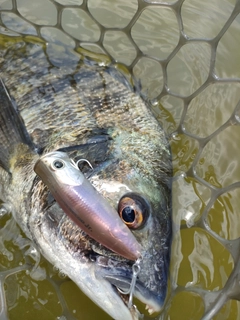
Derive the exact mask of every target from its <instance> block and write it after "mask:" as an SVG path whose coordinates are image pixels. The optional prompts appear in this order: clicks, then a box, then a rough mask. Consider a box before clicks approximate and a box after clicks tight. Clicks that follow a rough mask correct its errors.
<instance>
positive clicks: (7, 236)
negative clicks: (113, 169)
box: [0, 0, 240, 320]
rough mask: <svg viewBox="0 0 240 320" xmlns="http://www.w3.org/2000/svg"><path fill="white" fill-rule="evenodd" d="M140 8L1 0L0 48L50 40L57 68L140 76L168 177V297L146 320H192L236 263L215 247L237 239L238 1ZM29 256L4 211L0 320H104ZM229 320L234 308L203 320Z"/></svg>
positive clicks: (232, 304) (239, 311)
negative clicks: (62, 63)
mask: <svg viewBox="0 0 240 320" xmlns="http://www.w3.org/2000/svg"><path fill="white" fill-rule="evenodd" d="M150 2H151V1H114V2H111V1H110V0H97V1H96V0H94V1H93V0H88V1H81V0H65V1H60V0H58V1H50V0H44V1H43V0H41V2H39V1H37V0H31V1H30V0H18V1H14V0H13V1H4V0H0V48H1V46H3V45H6V42H7V41H9V39H11V41H13V40H14V41H21V40H23V39H25V40H27V41H37V42H39V41H40V42H42V43H46V42H48V45H47V47H46V54H47V56H48V58H49V60H50V61H51V62H52V63H53V64H55V65H58V63H59V61H58V59H57V55H56V52H57V51H59V50H61V54H62V56H64V55H65V57H66V58H67V59H71V60H72V61H73V64H74V63H77V62H78V60H79V58H80V57H81V58H84V57H87V58H90V59H94V60H95V61H98V62H99V63H101V64H106V65H108V64H114V65H116V67H118V68H119V70H121V71H122V72H123V73H124V74H125V75H126V76H127V77H128V78H129V79H130V80H131V81H133V82H134V81H135V84H138V83H139V79H140V81H141V90H142V94H143V95H144V96H145V97H147V98H148V99H151V100H152V103H153V111H154V113H155V114H156V116H157V118H158V119H159V122H160V123H161V124H162V126H163V127H164V129H165V131H166V133H167V134H168V135H169V139H170V143H171V146H172V153H173V165H174V176H175V177H174V182H173V223H174V237H173V245H172V257H171V268H170V271H171V272H170V282H169V289H170V290H169V292H170V293H169V298H168V299H167V302H166V307H165V309H164V311H163V313H162V314H161V315H160V316H158V317H157V318H156V319H159V317H160V319H168V320H181V319H182V320H187V319H189V320H190V319H191V320H197V319H201V318H202V316H203V315H204V309H205V307H207V308H208V306H210V304H211V302H212V301H213V300H214V298H215V297H216V298H217V297H218V296H217V294H218V290H221V289H223V288H224V287H225V284H226V282H227V279H228V278H229V276H230V274H231V272H232V271H233V270H234V266H235V264H236V261H237V260H236V257H235V256H234V255H232V254H231V253H230V251H229V250H230V246H229V247H228V246H227V245H226V244H227V242H224V239H225V240H234V239H238V238H239V237H240V218H239V207H240V197H239V196H240V189H239V188H240V184H239V181H240V166H239V157H240V151H239V137H240V127H239V122H240V111H239V110H240V108H239V100H240V79H239V78H240V67H239V65H240V55H239V52H240V41H239V32H240V14H239V12H240V9H239V8H240V2H239V1H236V3H237V4H236V5H235V1H233V0H229V1H227V0H223V1H221V5H219V1H218V0H213V1H207V0H204V1H201V2H199V1H195V0H185V1H184V2H183V4H182V6H181V3H182V1H177V2H176V3H175V5H173V3H174V1H161V0H159V1H154V2H155V5H149V4H151V3H150ZM63 45H64V46H68V48H70V50H68V51H65V49H64V48H63V47H62V46H63ZM0 63H4V61H2V60H1V52H0ZM73 68H74V65H73ZM131 75H134V77H135V78H131ZM230 244H232V243H230V242H229V245H230ZM36 260H37V255H36V254H35V253H34V252H33V251H32V248H31V244H30V243H29V241H28V239H26V238H25V236H24V235H23V234H22V233H21V231H20V229H19V228H18V226H17V225H16V224H15V222H14V220H13V219H12V218H11V215H9V214H6V213H5V211H4V210H2V211H1V212H0V283H1V287H0V294H1V296H0V319H1V320H4V319H10V320H17V319H18V320H19V319H24V320H28V319H29V320H32V319H36V320H37V319H46V320H48V319H49V320H52V319H61V320H63V319H70V320H71V319H81V320H82V319H84V320H85V319H91V320H93V319H96V318H97V319H100V320H101V319H105V320H107V319H110V318H109V317H108V316H107V315H106V314H105V313H104V312H103V311H102V310H100V309H99V308H98V307H96V306H95V305H94V304H93V303H92V302H91V301H90V300H89V299H88V298H86V296H85V295H83V294H82V293H81V291H80V290H79V289H78V288H77V287H76V285H75V284H74V283H73V282H72V281H70V280H69V279H68V278H66V277H64V275H61V274H60V272H59V271H58V270H55V269H54V267H52V266H51V265H50V264H49V263H48V262H47V261H45V260H44V259H43V258H41V261H40V263H39V266H38V267H37V269H34V270H33V269H32V266H33V265H36ZM226 290H227V289H224V291H223V293H224V294H226V292H227V291H226ZM214 292H215V293H216V296H214ZM208 293H211V294H212V295H208ZM204 301H205V304H204ZM140 308H141V306H140ZM239 318H240V304H239V302H238V301H237V300H229V301H228V302H226V304H225V305H224V307H223V308H222V309H221V310H220V311H219V313H218V314H217V315H215V316H214V317H213V319H215V320H220V319H224V320H225V319H229V320H235V319H236V320H237V319H239ZM123 320H124V319H123Z"/></svg>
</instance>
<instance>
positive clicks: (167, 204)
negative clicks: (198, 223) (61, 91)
mask: <svg viewBox="0 0 240 320" xmlns="http://www.w3.org/2000/svg"><path fill="white" fill-rule="evenodd" d="M129 134H130V133H129V132H128V136H129ZM119 135H121V133H119ZM124 136H125V133H123V137H122V138H121V139H122V141H124V143H121V144H120V145H121V147H120V148H119V147H118V146H115V147H116V149H115V154H114V155H115V157H114V155H112V157H113V159H114V160H113V161H112V162H111V163H110V164H109V165H107V166H105V167H104V168H103V169H102V170H101V171H99V172H97V173H96V174H95V175H94V174H93V175H92V176H91V177H90V181H91V183H92V184H93V185H94V186H95V188H96V189H97V190H98V191H99V192H100V193H101V194H102V195H103V196H104V197H105V198H106V199H107V200H108V201H109V203H110V204H111V205H112V207H113V208H115V209H116V210H117V212H118V214H119V216H120V218H121V219H122V221H123V223H125V224H126V225H127V226H128V228H129V229H130V230H131V232H132V233H133V234H134V236H135V238H136V240H137V241H138V242H139V243H140V245H141V248H142V250H141V258H140V262H139V273H138V275H137V281H136V285H135V289H134V296H135V297H136V298H137V299H138V300H140V301H141V302H142V303H144V304H145V305H146V309H147V310H148V312H149V314H152V313H155V312H159V311H160V310H161V309H162V307H163V304H164V301H165V297H166V291H167V280H168V267H169V259H170V246H171V163H170V159H171V156H170V151H169V149H168V147H167V142H166V141H165V140H163V139H162V137H161V140H160V136H158V135H156V137H155V138H153V139H151V141H149V143H146V141H143V139H142V137H141V136H140V135H136V133H134V134H133V135H132V139H131V144H132V143H133V141H134V147H133V146H131V150H132V153H130V154H129V152H128V153H125V148H126V150H127V149H128V148H127V146H126V143H127V142H126V139H125V137H124ZM145 138H146V137H144V139H145ZM158 138H159V140H158V141H157V139H158ZM159 141H162V143H163V145H162V148H159V149H158V148H157V145H159ZM123 146H124V147H123ZM153 149H154V152H153ZM153 154H154V157H156V159H154V158H153V157H152V155H153ZM151 157H152V158H151ZM95 252H98V253H99V254H100V255H101V258H100V259H99V260H98V259H96V261H99V264H98V263H97V267H96V270H97V271H96V272H97V273H98V274H99V275H101V276H102V277H103V279H105V280H106V281H108V282H109V283H110V284H111V285H112V294H113V296H114V295H118V296H120V297H121V298H122V301H123V306H122V308H124V306H125V307H126V295H125V296H124V295H123V294H122V292H126V291H127V290H128V289H129V287H130V284H131V281H132V277H133V270H132V268H133V266H134V264H133V263H130V262H129V261H128V260H124V259H119V258H118V257H117V256H116V255H111V254H109V252H107V251H106V250H102V248H100V247H98V248H96V247H95ZM103 256H104V257H105V258H104V259H103ZM101 261H104V263H103V264H101ZM106 261H108V262H106Z"/></svg>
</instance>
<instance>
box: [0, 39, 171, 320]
mask: <svg viewBox="0 0 240 320" xmlns="http://www.w3.org/2000/svg"><path fill="white" fill-rule="evenodd" d="M0 54H1V63H0V77H1V79H2V82H1V86H0V110H1V111H0V113H1V116H0V164H1V169H0V184H1V187H0V191H1V199H2V200H3V201H4V202H5V203H6V204H7V205H8V207H10V209H11V212H12V214H13V216H14V218H15V219H16V221H17V222H18V224H19V225H20V227H21V228H22V230H23V231H24V232H25V233H26V235H27V236H28V237H29V238H30V239H31V240H32V241H33V243H34V244H35V246H36V248H38V249H39V251H40V252H41V253H42V254H43V256H44V257H46V259H48V260H49V261H50V262H51V263H52V264H53V265H54V266H56V267H57V268H59V269H60V270H61V271H62V272H64V273H65V274H66V275H67V276H68V277H69V278H71V279H72V280H73V281H74V282H75V283H76V284H77V285H78V286H79V288H81V290H82V291H83V292H84V293H85V294H86V295H87V296H89V297H90V299H92V300H93V301H94V302H95V303H96V304H97V305H99V306H100V307H101V308H102V309H103V310H105V312H107V313H108V314H109V315H110V316H111V317H113V318H114V319H116V320H123V319H124V320H131V319H138V317H139V314H138V312H137V310H136V308H134V307H130V308H128V306H127V304H128V295H125V294H123V293H122V292H126V290H127V289H129V286H130V283H131V281H132V265H133V264H134V261H132V260H128V259H126V258H124V257H122V256H119V255H118V254H116V253H114V252H112V251H111V250H109V249H107V248H106V247H104V246H103V245H102V244H100V243H98V242H97V241H95V240H94V239H92V238H91V237H89V235H87V234H86V233H85V232H84V231H83V230H81V229H80V228H79V226H77V225H76V224H75V223H74V222H73V221H72V220H71V219H70V218H69V217H68V216H67V215H66V214H65V212H63V210H62V209H61V208H60V207H59V205H58V203H57V202H56V200H55V199H54V198H53V196H52V195H51V193H50V192H49V189H48V187H47V186H46V185H45V184H44V183H43V181H42V180H41V179H40V178H39V177H38V176H37V175H36V173H35V172H34V165H35V164H36V162H37V161H38V159H39V158H40V157H41V156H42V155H44V154H47V153H49V152H53V151H56V150H60V151H61V152H64V153H66V154H67V155H68V157H69V158H71V159H72V160H73V161H74V162H77V161H78V160H79V159H86V160H88V161H89V163H90V164H91V165H92V167H93V168H91V167H90V166H89V165H88V163H87V162H84V161H83V162H81V163H80V169H81V171H82V173H83V174H84V176H85V178H86V179H88V180H89V182H90V183H91V184H92V185H93V186H94V187H95V188H96V190H97V191H98V192H99V193H100V194H101V195H102V196H103V197H104V199H105V200H106V201H108V202H109V204H110V205H111V206H112V207H113V208H114V210H116V214H117V212H118V214H119V215H120V217H121V218H122V221H123V223H126V224H127V226H128V227H129V228H130V230H131V232H132V233H133V235H134V237H135V239H136V240H137V242H138V243H139V244H140V245H141V261H140V265H139V266H140V272H139V274H138V276H137V282H136V285H135V287H134V288H135V290H134V296H135V297H137V298H138V299H139V300H140V301H142V302H143V303H144V304H146V308H147V309H148V311H149V313H153V312H159V311H160V310H161V308H162V306H163V303H164V300H165V296H166V290H167V278H168V268H169V255H170V244H171V173H172V167H171V154H170V149H169V144H168V141H167V140H166V137H165V135H164V132H163V130H162V129H161V127H160V126H159V123H158V122H157V121H156V120H155V118H154V116H153V115H152V113H151V111H150V109H149V108H148V106H146V104H145V103H144V102H143V100H142V99H141V98H140V97H139V96H138V95H137V94H136V93H135V92H134V90H131V88H130V86H129V85H127V83H126V80H125V78H124V77H123V76H120V75H119V74H118V72H117V71H116V70H114V69H108V68H102V67H98V66H86V64H83V63H79V64H78V66H77V67H76V68H75V69H74V70H73V68H72V66H71V61H70V59H69V61H68V60H66V59H64V61H61V59H59V63H58V66H53V65H52V64H50V62H49V61H48V60H47V59H46V55H45V54H44V48H42V47H41V45H37V44H31V43H24V42H21V43H18V44H12V45H9V46H8V48H3V47H2V48H1V47H0ZM5 86H6V88H7V89H5ZM6 90H7V91H6ZM93 201H94V199H93ZM124 220H125V221H124Z"/></svg>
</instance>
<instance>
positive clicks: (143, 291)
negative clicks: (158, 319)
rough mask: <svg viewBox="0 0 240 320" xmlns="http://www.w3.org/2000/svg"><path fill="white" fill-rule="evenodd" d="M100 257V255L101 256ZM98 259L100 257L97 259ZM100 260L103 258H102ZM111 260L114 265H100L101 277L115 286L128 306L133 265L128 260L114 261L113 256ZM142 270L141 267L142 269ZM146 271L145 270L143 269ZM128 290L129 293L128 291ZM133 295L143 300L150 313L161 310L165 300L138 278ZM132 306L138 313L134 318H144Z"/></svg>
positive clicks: (116, 292) (116, 291) (115, 289)
mask: <svg viewBox="0 0 240 320" xmlns="http://www.w3.org/2000/svg"><path fill="white" fill-rule="evenodd" d="M99 258H100V257H99ZM97 260H98V259H97ZM99 260H102V259H101V258H100V259H99ZM109 262H110V264H111V265H114V267H112V266H111V267H105V266H104V267H102V265H101V266H99V265H98V268H97V269H98V271H97V272H99V273H100V274H101V277H102V278H103V279H104V280H106V281H107V282H109V283H110V284H111V286H112V288H113V291H114V292H115V294H116V295H118V296H119V297H120V298H121V300H122V302H123V303H124V305H125V307H127V308H128V303H129V297H130V295H129V289H130V286H131V283H132V278H133V272H132V265H130V264H129V263H128V262H127V261H126V263H124V261H121V262H119V261H113V260H112V258H111V259H109V261H108V263H109ZM140 272H141V269H140ZM142 272H144V270H142ZM126 292H127V293H126ZM133 296H134V297H135V298H136V299H137V300H139V301H140V302H142V303H143V304H144V305H145V309H146V311H147V312H148V314H149V315H152V314H153V313H157V312H160V311H161V309H162V306H163V300H162V298H161V297H159V296H158V295H156V294H155V293H154V292H153V291H151V290H150V289H148V288H147V287H146V286H145V285H144V283H142V282H141V281H140V280H139V279H138V278H137V281H136V284H135V286H134V291H133ZM132 308H135V310H131V307H130V312H131V313H135V312H137V313H138V316H137V317H136V315H135V317H134V316H133V319H135V318H136V319H139V318H142V317H143V315H141V314H140V313H139V311H138V310H137V309H136V307H135V306H134V305H133V306H132Z"/></svg>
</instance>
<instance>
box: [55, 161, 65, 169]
mask: <svg viewBox="0 0 240 320" xmlns="http://www.w3.org/2000/svg"><path fill="white" fill-rule="evenodd" d="M64 166H65V164H64V162H63V161H62V160H54V161H53V163H52V168H53V169H54V170H59V169H62V168H63V167H64Z"/></svg>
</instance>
